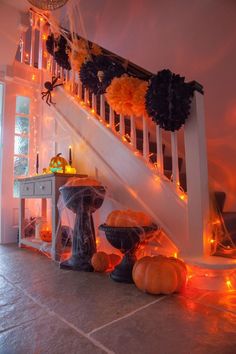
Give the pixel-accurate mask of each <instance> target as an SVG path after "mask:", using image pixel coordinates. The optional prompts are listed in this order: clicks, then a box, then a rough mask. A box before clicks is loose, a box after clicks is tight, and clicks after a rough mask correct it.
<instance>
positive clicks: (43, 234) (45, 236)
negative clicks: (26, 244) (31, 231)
mask: <svg viewBox="0 0 236 354" xmlns="http://www.w3.org/2000/svg"><path fill="white" fill-rule="evenodd" d="M40 238H41V240H42V241H43V242H52V231H51V230H41V231H40Z"/></svg>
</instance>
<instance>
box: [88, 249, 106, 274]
mask: <svg viewBox="0 0 236 354" xmlns="http://www.w3.org/2000/svg"><path fill="white" fill-rule="evenodd" d="M109 262H110V260H109V256H108V254H106V253H105V252H97V253H94V254H93V256H92V258H91V264H92V266H93V268H94V270H95V272H105V271H106V270H107V269H108V268H109Z"/></svg>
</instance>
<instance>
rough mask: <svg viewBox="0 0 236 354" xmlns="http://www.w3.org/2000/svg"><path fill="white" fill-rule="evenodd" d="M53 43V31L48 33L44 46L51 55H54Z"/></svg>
mask: <svg viewBox="0 0 236 354" xmlns="http://www.w3.org/2000/svg"><path fill="white" fill-rule="evenodd" d="M54 45H55V39H54V35H53V33H52V34H50V35H49V36H48V38H47V40H46V48H47V51H48V53H49V54H51V55H52V56H53V55H54Z"/></svg>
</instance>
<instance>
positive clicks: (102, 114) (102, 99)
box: [100, 95, 105, 120]
mask: <svg viewBox="0 0 236 354" xmlns="http://www.w3.org/2000/svg"><path fill="white" fill-rule="evenodd" d="M100 117H101V118H102V119H104V120H105V96H104V95H101V96H100Z"/></svg>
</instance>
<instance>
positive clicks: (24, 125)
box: [13, 96, 30, 198]
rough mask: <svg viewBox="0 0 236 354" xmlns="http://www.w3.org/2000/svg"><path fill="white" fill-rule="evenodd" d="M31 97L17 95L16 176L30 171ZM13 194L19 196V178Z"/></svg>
mask: <svg viewBox="0 0 236 354" xmlns="http://www.w3.org/2000/svg"><path fill="white" fill-rule="evenodd" d="M29 114H30V99H29V98H28V97H24V96H17V97H16V117H15V140H14V177H21V176H27V175H28V173H29V138H30V117H29ZM13 196H14V197H15V198H17V197H18V196H19V187H18V182H17V180H14V190H13Z"/></svg>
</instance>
